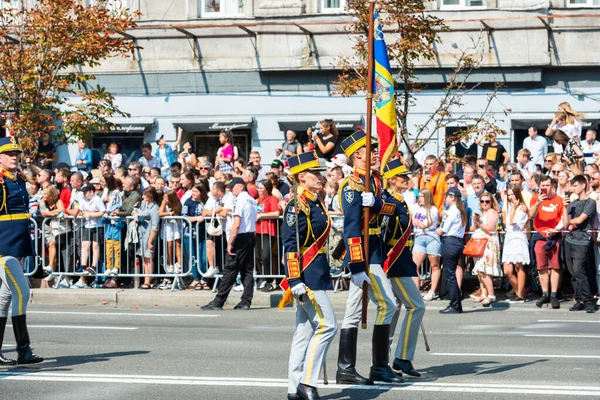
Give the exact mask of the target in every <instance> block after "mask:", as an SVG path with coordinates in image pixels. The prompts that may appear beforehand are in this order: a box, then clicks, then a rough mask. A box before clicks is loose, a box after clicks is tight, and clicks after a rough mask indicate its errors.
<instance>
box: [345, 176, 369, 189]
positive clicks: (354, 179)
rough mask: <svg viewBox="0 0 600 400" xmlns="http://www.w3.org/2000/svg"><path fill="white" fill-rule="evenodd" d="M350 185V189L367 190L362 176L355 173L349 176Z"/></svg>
mask: <svg viewBox="0 0 600 400" xmlns="http://www.w3.org/2000/svg"><path fill="white" fill-rule="evenodd" d="M348 186H349V187H350V189H352V190H356V191H358V192H364V191H365V184H364V183H363V181H362V179H361V177H360V176H357V175H355V174H351V175H349V176H348Z"/></svg>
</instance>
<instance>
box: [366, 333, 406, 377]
mask: <svg viewBox="0 0 600 400" xmlns="http://www.w3.org/2000/svg"><path fill="white" fill-rule="evenodd" d="M369 377H370V378H371V379H372V380H374V381H379V382H387V383H404V379H402V377H400V376H398V375H396V373H395V372H394V371H393V370H392V369H391V368H390V326H389V325H375V326H374V327H373V366H372V367H371V374H370V375H369Z"/></svg>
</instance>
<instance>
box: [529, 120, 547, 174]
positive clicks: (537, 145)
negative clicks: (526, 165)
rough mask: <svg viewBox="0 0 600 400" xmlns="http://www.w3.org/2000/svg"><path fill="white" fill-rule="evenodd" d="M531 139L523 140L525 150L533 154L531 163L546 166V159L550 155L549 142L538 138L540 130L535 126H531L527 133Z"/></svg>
mask: <svg viewBox="0 0 600 400" xmlns="http://www.w3.org/2000/svg"><path fill="white" fill-rule="evenodd" d="M527 133H528V134H529V137H527V138H525V140H523V148H524V149H527V150H529V152H530V153H531V161H533V163H534V164H540V165H541V166H542V167H543V166H544V157H546V154H548V142H547V141H546V139H545V138H543V137H541V136H538V130H537V128H536V127H535V126H530V127H529V130H528V131H527Z"/></svg>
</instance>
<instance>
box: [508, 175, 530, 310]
mask: <svg viewBox="0 0 600 400" xmlns="http://www.w3.org/2000/svg"><path fill="white" fill-rule="evenodd" d="M506 199H507V201H506V203H507V207H506V209H505V210H504V211H503V214H502V220H503V221H504V223H505V227H506V237H505V238H504V250H503V252H502V263H503V264H504V274H505V275H506V277H507V278H508V282H509V283H510V285H511V286H512V288H513V289H514V291H515V294H516V297H515V298H514V299H512V300H511V301H510V302H511V303H523V302H524V301H525V284H526V282H527V270H526V269H525V267H523V266H524V265H527V264H529V246H528V242H527V236H526V235H525V224H526V223H527V220H528V219H529V215H528V208H527V205H526V204H525V200H524V199H523V195H522V193H521V189H520V188H518V187H516V186H514V187H510V188H509V189H508V190H507V192H506Z"/></svg>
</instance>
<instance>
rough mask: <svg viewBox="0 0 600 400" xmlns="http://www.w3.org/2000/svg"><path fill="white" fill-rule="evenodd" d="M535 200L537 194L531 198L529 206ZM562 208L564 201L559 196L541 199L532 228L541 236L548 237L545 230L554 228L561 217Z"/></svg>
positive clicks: (535, 201)
mask: <svg viewBox="0 0 600 400" xmlns="http://www.w3.org/2000/svg"><path fill="white" fill-rule="evenodd" d="M537 200H538V196H537V195H535V196H533V197H532V198H531V207H533V206H534V204H535V203H537ZM564 208H565V202H564V200H563V199H562V197H560V196H554V197H553V198H552V199H546V200H544V201H542V203H541V204H540V207H539V208H538V212H537V214H536V215H535V218H534V219H533V228H534V229H535V230H536V231H537V232H538V233H539V234H540V235H542V236H543V237H548V235H547V234H546V230H548V229H554V228H556V225H558V223H559V222H560V220H561V218H562V214H563V210H564Z"/></svg>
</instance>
